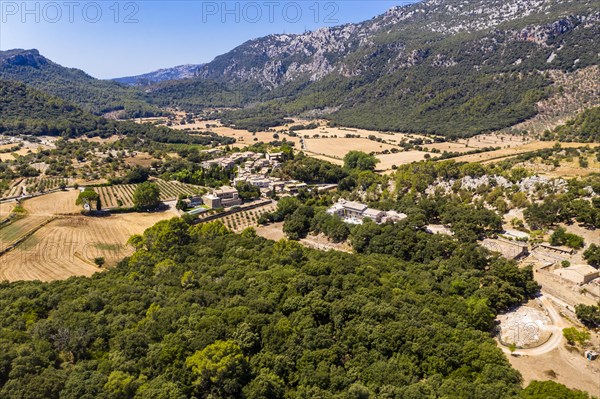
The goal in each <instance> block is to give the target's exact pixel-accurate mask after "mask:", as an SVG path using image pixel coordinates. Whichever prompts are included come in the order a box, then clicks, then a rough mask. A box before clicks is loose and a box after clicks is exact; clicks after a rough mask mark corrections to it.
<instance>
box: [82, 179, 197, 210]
mask: <svg viewBox="0 0 600 399" xmlns="http://www.w3.org/2000/svg"><path fill="white" fill-rule="evenodd" d="M153 182H154V183H156V184H158V187H159V188H160V200H161V201H172V200H176V199H177V198H178V197H179V195H180V194H183V195H194V194H198V193H199V192H200V190H201V187H199V186H194V185H192V184H185V183H180V182H177V181H164V180H159V179H156V180H153ZM135 187H136V185H135V184H120V185H117V186H108V187H95V188H94V190H95V191H96V192H97V193H98V194H100V200H101V201H102V207H103V208H109V209H110V208H119V207H131V206H133V193H134V191H135Z"/></svg>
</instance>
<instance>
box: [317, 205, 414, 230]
mask: <svg viewBox="0 0 600 399" xmlns="http://www.w3.org/2000/svg"><path fill="white" fill-rule="evenodd" d="M327 213H329V214H330V215H338V216H339V217H341V218H342V219H343V220H344V222H346V223H350V224H362V223H363V219H365V218H368V219H371V220H372V221H374V222H375V223H386V222H394V223H395V222H397V221H400V220H402V219H405V218H406V215H405V214H404V213H399V212H396V211H380V210H379V209H373V208H369V207H368V206H367V205H365V204H361V203H360V202H354V201H346V200H344V199H339V200H338V202H336V203H335V204H333V205H332V206H331V207H330V208H329V209H327Z"/></svg>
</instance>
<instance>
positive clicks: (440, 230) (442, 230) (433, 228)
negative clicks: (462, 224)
mask: <svg viewBox="0 0 600 399" xmlns="http://www.w3.org/2000/svg"><path fill="white" fill-rule="evenodd" d="M425 231H426V232H428V233H429V234H445V235H448V236H451V235H454V232H453V231H452V230H450V229H449V228H448V227H446V226H444V225H442V224H429V225H427V226H426V227H425Z"/></svg>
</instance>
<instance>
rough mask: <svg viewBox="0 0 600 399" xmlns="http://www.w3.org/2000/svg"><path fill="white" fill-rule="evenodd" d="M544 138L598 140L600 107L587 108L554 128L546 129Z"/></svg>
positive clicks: (585, 141) (599, 140)
mask: <svg viewBox="0 0 600 399" xmlns="http://www.w3.org/2000/svg"><path fill="white" fill-rule="evenodd" d="M542 138H543V139H544V140H558V141H563V142H564V141H580V142H584V143H598V142H600V107H594V108H589V109H586V110H585V111H583V112H582V113H580V114H579V115H577V116H576V117H575V118H573V119H571V120H569V121H567V123H565V124H564V125H560V126H558V127H556V128H555V129H554V130H552V131H550V130H547V131H545V132H544V135H543V136H542Z"/></svg>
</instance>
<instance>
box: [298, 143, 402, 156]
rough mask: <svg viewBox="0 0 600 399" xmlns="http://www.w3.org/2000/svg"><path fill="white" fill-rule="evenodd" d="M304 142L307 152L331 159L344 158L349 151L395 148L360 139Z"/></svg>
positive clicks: (375, 150) (380, 150) (373, 150)
mask: <svg viewBox="0 0 600 399" xmlns="http://www.w3.org/2000/svg"><path fill="white" fill-rule="evenodd" d="M304 142H305V145H306V150H307V151H309V152H312V153H314V154H318V155H325V156H330V157H333V158H344V156H345V155H346V154H347V153H348V152H350V151H363V152H367V153H369V152H382V151H385V150H391V149H392V148H397V147H395V146H393V145H390V144H385V143H378V142H377V141H373V140H369V139H362V138H348V139H347V138H324V139H307V140H305V141H304Z"/></svg>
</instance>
